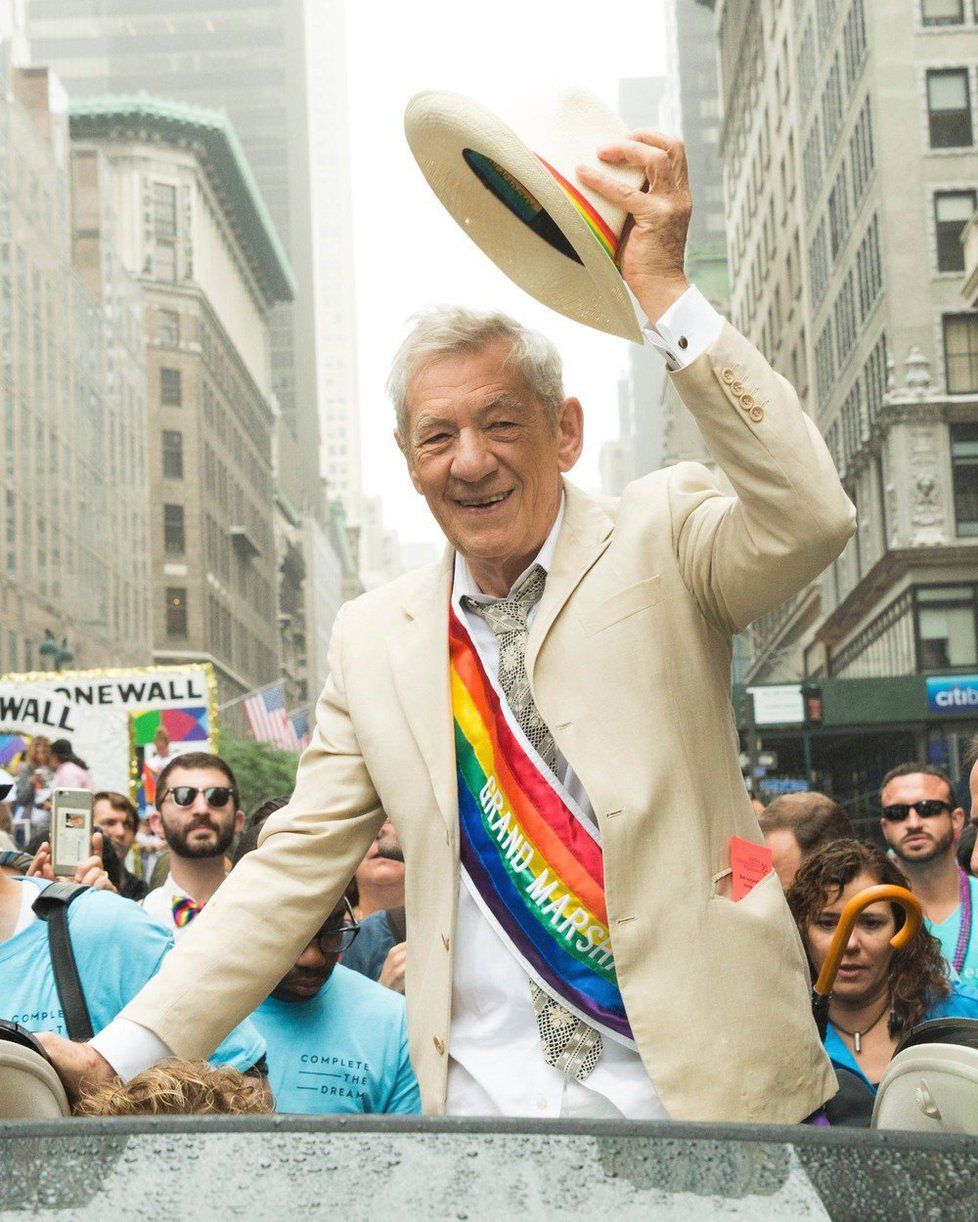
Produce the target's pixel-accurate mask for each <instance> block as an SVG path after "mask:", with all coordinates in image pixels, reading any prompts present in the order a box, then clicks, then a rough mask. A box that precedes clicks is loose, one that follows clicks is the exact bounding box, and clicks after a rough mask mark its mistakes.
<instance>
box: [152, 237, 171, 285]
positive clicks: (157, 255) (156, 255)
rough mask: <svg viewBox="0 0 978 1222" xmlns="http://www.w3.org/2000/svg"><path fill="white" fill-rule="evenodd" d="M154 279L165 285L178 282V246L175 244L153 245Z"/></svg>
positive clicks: (159, 243)
mask: <svg viewBox="0 0 978 1222" xmlns="http://www.w3.org/2000/svg"><path fill="white" fill-rule="evenodd" d="M153 278H154V279H156V280H162V281H163V282H164V283H165V284H176V282H177V246H176V243H175V242H154V243H153Z"/></svg>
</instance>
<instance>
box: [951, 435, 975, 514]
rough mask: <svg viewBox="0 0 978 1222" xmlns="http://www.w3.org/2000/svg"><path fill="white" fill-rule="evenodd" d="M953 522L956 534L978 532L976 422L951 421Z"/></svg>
mask: <svg viewBox="0 0 978 1222" xmlns="http://www.w3.org/2000/svg"><path fill="white" fill-rule="evenodd" d="M951 470H952V473H953V481H954V522H955V533H956V534H957V535H958V537H959V538H962V537H963V538H974V537H975V536H976V535H978V424H952V425H951Z"/></svg>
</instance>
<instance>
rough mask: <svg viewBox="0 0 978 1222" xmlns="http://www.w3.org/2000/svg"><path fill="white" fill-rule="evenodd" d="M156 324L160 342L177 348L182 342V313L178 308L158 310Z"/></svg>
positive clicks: (168, 346)
mask: <svg viewBox="0 0 978 1222" xmlns="http://www.w3.org/2000/svg"><path fill="white" fill-rule="evenodd" d="M156 325H157V336H158V338H159V341H160V343H161V344H164V345H165V346H166V347H167V348H176V347H177V346H178V345H179V343H180V315H179V314H178V313H177V312H176V310H157V311H156Z"/></svg>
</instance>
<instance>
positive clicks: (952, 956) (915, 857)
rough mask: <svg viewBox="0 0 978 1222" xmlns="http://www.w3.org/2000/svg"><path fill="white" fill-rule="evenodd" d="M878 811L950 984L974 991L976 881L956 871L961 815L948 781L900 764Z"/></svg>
mask: <svg viewBox="0 0 978 1222" xmlns="http://www.w3.org/2000/svg"><path fill="white" fill-rule="evenodd" d="M974 784H975V774H974V773H973V774H972V785H974ZM880 805H881V807H882V816H883V817H882V819H881V820H880V827H881V829H882V832H883V838H884V839H885V840H886V842H887V844H888V845H889V846H890V848H891V849H892V850H893V852H894V854H895V855H896V857H897V859H898V860H899V862H900V866H901V868H902V869H903V872H904V873H905V874H906V876H907V878H908V879H909V880H910V886H911V888H912V890H913V893H914V895H916V896H917V898H918V899H919V900H920V902H921V904H922V905H923V908H924V917H925V924H926V926H927V929H928V930H929V931H930V932H931V933H932V934H933V935H934V937H935V938H937V940H938V941H939V942H940V944H941V949H942V950H943V952H944V958H945V959H946V960H947V961H948V964H949V965H950V966H951V968H952V969H953V971H952V973H951V975H952V979H956V978H957V979H960V980H962V981H963V982H964V983H965V984H966V985H970V986H971V988H976V987H978V880H976V879H974V878H970V877H969V876H968V875H967V874H966V873H965V872H964V871H963V870H962V869H961V867H960V866H959V865H958V860H957V854H956V852H955V846H956V844H957V841H958V837H959V836H960V835H961V829H962V827H963V826H964V810H963V809H962V808H961V807H960V806H959V805H958V802H957V798H956V796H955V793H954V785H953V783H952V781H951V778H950V777H949V776H948V775H947V773H946V772H944V771H943V769H941V768H937V767H935V766H934V765H933V764H923V763H907V764H900V765H898V767H896V768H893V769H891V771H890V772H888V773H887V774H886V776H885V777H884V778H883V785H882V788H881V790H880Z"/></svg>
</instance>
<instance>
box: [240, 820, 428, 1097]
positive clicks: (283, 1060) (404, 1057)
mask: <svg viewBox="0 0 978 1222" xmlns="http://www.w3.org/2000/svg"><path fill="white" fill-rule="evenodd" d="M257 839H258V829H254V830H249V831H248V832H245V834H244V836H243V837H242V839H241V842H240V844H239V845H238V850H237V852H236V854H235V864H237V863H238V862H239V861H240V860H241V858H242V857H243V856H244V855H245V854H246V853H248V852H250V851H251V850H252V849H254V848H255V845H256V843H257ZM357 929H358V926H357V923H356V920H355V919H354V916H353V910H352V908H351V907H350V905H349V902H348V901H347V900H346V899H343V900H341V901H340V902H339V903H338V904H337V906H336V908H335V909H334V910H333V912H332V913H330V915H329V918H328V919H327V920H326V922H325V924H324V925H323V926H322V928H321V929H319V930H318V931H317V933H316V936H315V937H314V938H313V939H312V940H311V941H310V943H309V945H308V946H307V947H306V948H305V950H304V951H303V952H302V954H301V955H300V956H299V958H298V959H297V960H296V962H295V965H294V966H293V967H292V969H291V971H289V972H288V974H287V975H286V976H285V977H284V978H283V979H282V981H281V982H280V983H279V985H278V986H277V987H276V988H275V989H274V990H273V991H272V994H271V996H270V997H267V998H266V999H265V1001H263V1002H262V1004H261V1005H260V1006H259V1007H258V1009H257V1010H255V1012H254V1013H253V1014H252V1016H251V1019H252V1022H254V1024H255V1026H256V1027H257V1028H258V1030H259V1031H260V1032H261V1034H262V1035H263V1036H264V1038H265V1042H266V1043H267V1045H268V1062H269V1085H270V1086H271V1088H272V1093H273V1094H274V1096H275V1107H276V1110H277V1111H279V1112H299V1113H306V1114H320V1115H321V1114H330V1113H335V1112H373V1113H378V1112H402V1113H409V1114H418V1113H420V1111H421V1098H420V1095H419V1093H418V1084H417V1081H416V1080H415V1077H414V1071H413V1069H412V1068H411V1058H410V1055H409V1052H408V1040H407V1020H406V1014H405V1008H404V998H403V997H401V996H400V995H399V994H397V993H394V992H392V991H391V990H390V989H385V988H383V987H382V986H381V985H379V984H375V983H374V982H373V981H372V980H368V979H367V978H366V977H365V976H361V975H360V974H359V973H358V972H351V971H349V970H348V969H347V968H345V967H343V966H341V965H339V964H338V962H337V961H338V959H339V956H340V953H341V952H342V951H343V950H344V949H345V948H346V947H347V946H348V945H349V944H350V942H351V941H352V940H353V938H355V937H356V933H357Z"/></svg>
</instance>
